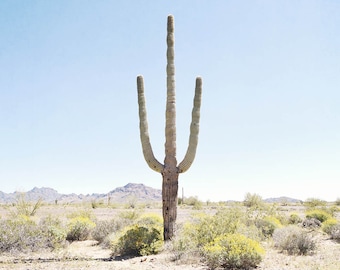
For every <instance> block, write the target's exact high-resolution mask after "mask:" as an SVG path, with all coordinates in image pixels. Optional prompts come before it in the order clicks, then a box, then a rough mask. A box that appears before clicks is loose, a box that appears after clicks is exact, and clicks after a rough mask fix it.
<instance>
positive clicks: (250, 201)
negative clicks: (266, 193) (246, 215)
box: [243, 192, 264, 209]
mask: <svg viewBox="0 0 340 270" xmlns="http://www.w3.org/2000/svg"><path fill="white" fill-rule="evenodd" d="M243 204H244V206H246V207H250V208H256V209H260V208H263V206H264V201H263V199H262V197H261V196H260V195H258V194H255V193H254V194H252V193H249V192H248V193H246V195H245V196H244V200H243Z"/></svg>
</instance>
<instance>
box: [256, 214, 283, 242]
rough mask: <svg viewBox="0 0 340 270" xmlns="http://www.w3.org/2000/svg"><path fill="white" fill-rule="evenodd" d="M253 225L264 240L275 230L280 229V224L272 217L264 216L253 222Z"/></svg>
mask: <svg viewBox="0 0 340 270" xmlns="http://www.w3.org/2000/svg"><path fill="white" fill-rule="evenodd" d="M255 225H256V227H257V228H259V229H260V230H261V231H262V234H263V236H264V237H265V238H268V237H271V236H272V235H273V233H274V231H275V229H277V228H281V227H282V224H281V222H280V221H279V220H278V219H277V218H276V217H273V216H266V217H264V218H263V219H259V220H256V221H255Z"/></svg>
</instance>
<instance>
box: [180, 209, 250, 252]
mask: <svg viewBox="0 0 340 270" xmlns="http://www.w3.org/2000/svg"><path fill="white" fill-rule="evenodd" d="M245 222H246V215H245V213H244V212H242V210H241V209H240V208H238V207H236V206H235V207H231V208H226V209H221V210H219V211H218V212H217V213H216V214H215V215H213V216H210V215H207V214H201V215H197V216H196V220H194V221H193V222H192V223H187V224H185V226H184V228H183V229H184V230H185V233H186V234H188V235H189V236H190V237H191V238H192V239H193V240H194V241H196V243H197V246H198V247H201V246H204V245H205V244H207V243H210V242H211V241H213V240H214V239H215V238H216V237H218V236H220V235H223V234H226V233H235V232H236V231H237V229H238V227H239V225H240V224H242V223H245Z"/></svg>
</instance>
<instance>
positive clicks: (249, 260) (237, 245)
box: [203, 234, 265, 269]
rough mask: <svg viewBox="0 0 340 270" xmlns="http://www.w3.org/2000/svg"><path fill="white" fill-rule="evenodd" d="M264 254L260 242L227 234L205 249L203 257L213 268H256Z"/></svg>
mask: <svg viewBox="0 0 340 270" xmlns="http://www.w3.org/2000/svg"><path fill="white" fill-rule="evenodd" d="M264 253H265V251H264V249H263V248H262V247H261V245H260V244H259V243H258V242H256V241H255V240H252V239H249V238H247V237H246V236H244V235H242V234H225V235H222V236H219V237H217V238H215V239H214V240H213V241H212V242H211V243H209V244H206V245H205V246H204V247H203V255H204V257H205V259H206V261H207V264H208V266H209V267H211V268H217V267H223V268H225V269H249V268H254V267H256V266H258V265H259V263H260V262H261V261H262V257H263V255H264Z"/></svg>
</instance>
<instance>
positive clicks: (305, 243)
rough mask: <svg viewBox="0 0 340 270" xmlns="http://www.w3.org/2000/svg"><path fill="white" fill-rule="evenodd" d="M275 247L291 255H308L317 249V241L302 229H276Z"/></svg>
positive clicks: (291, 226)
mask: <svg viewBox="0 0 340 270" xmlns="http://www.w3.org/2000/svg"><path fill="white" fill-rule="evenodd" d="M273 241H274V246H275V247H276V248H278V249H280V250H281V251H286V252H287V253H288V254H289V255H306V254H308V253H311V252H313V251H314V250H315V249H316V245H315V241H314V240H313V239H312V237H311V236H310V235H309V234H308V233H306V232H305V231H304V230H303V229H302V228H299V227H297V226H294V225H289V226H287V227H283V228H279V229H276V230H275V231H274V233H273Z"/></svg>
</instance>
